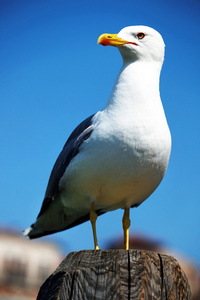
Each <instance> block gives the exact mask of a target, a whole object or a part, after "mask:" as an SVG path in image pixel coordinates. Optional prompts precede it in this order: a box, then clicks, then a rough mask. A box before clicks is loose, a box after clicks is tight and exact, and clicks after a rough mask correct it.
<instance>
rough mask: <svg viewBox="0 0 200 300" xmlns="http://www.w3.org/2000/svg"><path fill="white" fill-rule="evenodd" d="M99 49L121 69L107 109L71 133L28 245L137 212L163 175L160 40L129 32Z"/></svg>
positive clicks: (166, 151) (165, 141) (167, 140)
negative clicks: (96, 219) (115, 53)
mask: <svg viewBox="0 0 200 300" xmlns="http://www.w3.org/2000/svg"><path fill="white" fill-rule="evenodd" d="M98 42H99V43H100V44H102V45H113V46H116V47H118V49H119V50H120V52H121V55H122V57H123V66H122V68H121V70H120V73H119V75H118V77H117V79H116V81H115V84H114V87H113V90H112V93H111V95H110V98H109V100H108V102H107V104H106V105H105V107H104V108H103V109H102V110H101V111H99V112H98V113H96V114H95V115H93V116H91V117H89V118H88V119H86V120H85V121H83V122H82V123H81V124H80V125H79V126H78V127H77V128H76V129H75V130H74V132H73V133H72V134H71V136H70V137H69V139H68V141H67V142H66V144H65V146H64V148H63V150H62V152H61V153H60V155H59V157H58V159H57V161H56V163H55V165H54V168H53V170H52V173H51V176H50V179H49V183H48V186H47V190H46V194H45V198H44V201H43V205H42V208H41V211H40V213H39V216H38V219H37V221H36V222H35V223H34V224H33V225H32V226H31V227H30V228H28V229H27V230H26V231H25V234H26V235H28V236H29V237H30V238H35V237H39V236H43V235H47V234H50V233H53V232H57V231H61V230H65V229H68V228H70V227H73V226H75V225H78V224H80V223H82V222H84V221H86V220H88V219H89V217H90V209H91V203H93V204H94V207H95V211H96V213H97V215H100V214H102V213H105V212H107V211H111V210H115V209H118V208H123V209H126V208H130V207H134V206H138V205H140V204H141V203H142V202H143V201H144V200H146V199H147V198H148V197H149V196H150V195H151V194H152V193H153V192H154V190H155V189H156V188H157V186H158V185H159V184H160V182H161V180H162V179H163V177H164V174H165V172H166V169H167V165H168V161H169V156H170V151H171V136H170V131H169V128H168V125H167V121H166V117H165V113H164V110H163V106H162V103H161V99H160V93H159V78H160V71H161V67H162V63H163V59H164V42H163V40H162V37H161V36H160V34H159V33H158V32H157V31H155V30H154V29H152V28H149V27H146V26H130V27H126V28H124V29H122V30H121V31H120V32H119V34H118V35H109V34H104V35H102V36H100V37H99V40H98Z"/></svg>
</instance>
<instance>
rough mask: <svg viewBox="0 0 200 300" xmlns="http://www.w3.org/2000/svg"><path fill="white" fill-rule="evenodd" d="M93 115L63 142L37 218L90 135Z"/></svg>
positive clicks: (43, 210) (57, 188)
mask: <svg viewBox="0 0 200 300" xmlns="http://www.w3.org/2000/svg"><path fill="white" fill-rule="evenodd" d="M93 116H94V115H92V116H90V117H88V118H87V119H85V120H84V121H83V122H82V123H80V124H79V125H78V126H77V127H76V129H75V130H74V131H73V132H72V134H71V135H70V136H69V138H68V140H67V142H66V143H65V145H64V147H63V149H62V151H61V153H60V155H59V156H58V158H57V160H56V162H55V164H54V167H53V169H52V172H51V175H50V178H49V182H48V185H47V189H46V193H45V197H44V200H43V203H42V207H41V210H40V212H39V215H38V217H37V219H38V218H39V217H40V216H41V215H42V214H43V213H44V212H45V211H46V210H47V209H48V207H49V205H50V204H51V203H52V201H53V199H54V197H55V196H56V194H57V193H58V192H59V182H60V179H61V178H62V176H63V174H64V172H65V171H66V168H67V167H68V165H69V164H70V161H71V160H72V158H74V157H75V156H76V155H77V154H78V153H79V149H80V146H81V144H82V143H83V142H84V141H85V140H87V139H88V138H89V137H90V135H91V133H92V131H93V126H92V118H93Z"/></svg>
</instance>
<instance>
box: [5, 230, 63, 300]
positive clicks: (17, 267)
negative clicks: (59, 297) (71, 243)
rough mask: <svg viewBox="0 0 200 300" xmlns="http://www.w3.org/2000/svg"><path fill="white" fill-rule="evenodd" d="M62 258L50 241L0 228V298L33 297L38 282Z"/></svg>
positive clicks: (43, 278) (54, 267) (20, 299)
mask: <svg viewBox="0 0 200 300" xmlns="http://www.w3.org/2000/svg"><path fill="white" fill-rule="evenodd" d="M62 259H63V256H62V254H61V250H60V249H59V248H58V246H56V245H55V244H53V243H50V242H44V241H41V240H37V241H35V240H34V241H33V240H31V241H30V240H28V239H26V238H24V237H23V236H22V234H19V233H16V232H14V231H11V230H1V229H0V300H10V299H12V300H32V299H36V296H37V293H38V290H39V288H40V286H41V284H42V283H43V282H44V281H45V280H46V278H47V277H48V276H49V275H50V274H51V273H52V272H53V271H54V270H55V269H56V267H57V266H58V265H59V264H60V262H61V261H62Z"/></svg>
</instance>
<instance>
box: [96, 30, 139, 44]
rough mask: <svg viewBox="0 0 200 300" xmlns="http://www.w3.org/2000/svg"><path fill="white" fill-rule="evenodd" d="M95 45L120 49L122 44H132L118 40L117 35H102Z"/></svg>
mask: <svg viewBox="0 0 200 300" xmlns="http://www.w3.org/2000/svg"><path fill="white" fill-rule="evenodd" d="M97 44H101V45H103V46H114V47H122V46H123V45H124V44H134V43H131V42H128V41H126V40H123V39H121V38H119V37H118V36H117V34H109V33H104V34H102V35H100V37H99V38H98V40H97ZM135 45H136V44H135Z"/></svg>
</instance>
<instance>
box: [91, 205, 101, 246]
mask: <svg viewBox="0 0 200 300" xmlns="http://www.w3.org/2000/svg"><path fill="white" fill-rule="evenodd" d="M96 220H97V214H96V212H95V209H94V202H92V204H91V209H90V222H91V224H92V231H93V237H94V249H95V250H99V246H98V243H97V233H96Z"/></svg>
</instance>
